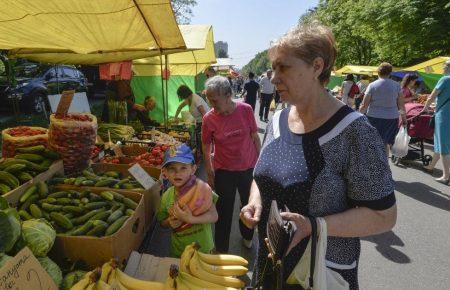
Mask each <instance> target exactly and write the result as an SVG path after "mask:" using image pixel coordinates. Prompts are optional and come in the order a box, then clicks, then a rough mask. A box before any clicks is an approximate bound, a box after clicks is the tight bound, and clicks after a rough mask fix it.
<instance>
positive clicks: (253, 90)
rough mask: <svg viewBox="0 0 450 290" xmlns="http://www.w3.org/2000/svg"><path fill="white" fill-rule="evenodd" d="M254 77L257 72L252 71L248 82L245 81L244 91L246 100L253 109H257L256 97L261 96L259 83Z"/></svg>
mask: <svg viewBox="0 0 450 290" xmlns="http://www.w3.org/2000/svg"><path fill="white" fill-rule="evenodd" d="M254 78H255V74H254V73H253V72H250V73H249V74H248V82H246V83H245V85H244V90H243V92H242V96H243V98H244V102H245V103H247V104H249V105H250V106H251V107H252V110H253V111H255V105H256V99H259V98H260V95H259V84H258V83H257V82H256V81H255V80H254Z"/></svg>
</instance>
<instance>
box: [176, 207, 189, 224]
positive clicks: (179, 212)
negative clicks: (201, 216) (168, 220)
mask: <svg viewBox="0 0 450 290" xmlns="http://www.w3.org/2000/svg"><path fill="white" fill-rule="evenodd" d="M173 215H174V217H175V218H176V219H178V220H180V221H182V222H185V223H188V224H191V223H192V217H193V215H192V212H191V210H190V209H189V207H188V206H187V205H184V206H183V208H181V207H180V206H179V205H178V203H175V204H174V206H173Z"/></svg>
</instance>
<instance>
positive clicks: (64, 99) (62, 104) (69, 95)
mask: <svg viewBox="0 0 450 290" xmlns="http://www.w3.org/2000/svg"><path fill="white" fill-rule="evenodd" d="M74 94H75V91H74V90H71V91H63V92H62V95H61V99H60V100H59V104H58V108H57V109H56V115H57V116H59V117H64V116H65V115H67V112H68V111H69V107H70V104H72V99H73V96H74Z"/></svg>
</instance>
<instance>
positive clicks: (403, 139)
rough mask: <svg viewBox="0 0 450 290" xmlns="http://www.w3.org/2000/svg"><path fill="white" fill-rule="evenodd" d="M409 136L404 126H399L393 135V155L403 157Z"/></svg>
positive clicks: (406, 151) (406, 152)
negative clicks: (395, 134)
mask: <svg viewBox="0 0 450 290" xmlns="http://www.w3.org/2000/svg"><path fill="white" fill-rule="evenodd" d="M410 139H411V137H409V135H408V131H407V130H406V127H403V126H402V127H401V128H400V130H398V133H397V136H395V141H394V145H393V146H392V148H391V150H392V155H394V156H395V157H400V158H401V157H405V156H406V154H408V144H409V140H410Z"/></svg>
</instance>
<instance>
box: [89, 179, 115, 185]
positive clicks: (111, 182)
mask: <svg viewBox="0 0 450 290" xmlns="http://www.w3.org/2000/svg"><path fill="white" fill-rule="evenodd" d="M116 183H117V180H116V179H109V178H108V179H104V180H99V181H97V183H96V184H95V185H94V186H95V187H108V186H112V185H114V184H116Z"/></svg>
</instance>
